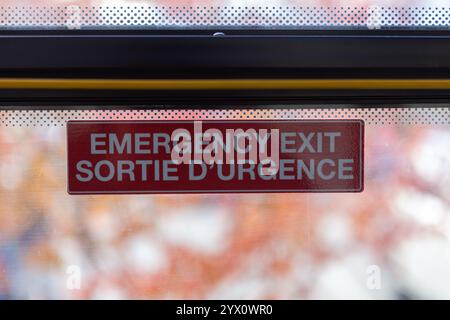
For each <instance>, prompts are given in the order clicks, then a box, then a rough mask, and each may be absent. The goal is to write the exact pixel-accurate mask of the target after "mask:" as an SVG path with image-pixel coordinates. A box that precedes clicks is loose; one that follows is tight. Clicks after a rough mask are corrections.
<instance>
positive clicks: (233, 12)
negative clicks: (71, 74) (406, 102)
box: [0, 1, 450, 29]
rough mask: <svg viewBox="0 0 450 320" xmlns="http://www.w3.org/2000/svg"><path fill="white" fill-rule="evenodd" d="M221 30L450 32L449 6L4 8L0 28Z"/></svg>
mask: <svg viewBox="0 0 450 320" xmlns="http://www.w3.org/2000/svg"><path fill="white" fill-rule="evenodd" d="M182 3H183V2H180V4H182ZM253 3H255V2H253ZM256 3H261V4H262V3H263V1H256ZM243 4H245V2H243ZM220 27H227V28H255V27H261V28H294V29H295V28H335V27H341V28H365V29H382V28H384V29H389V28H440V29H441V28H449V27H450V3H449V5H448V6H444V7H380V6H365V7H364V6H361V7H350V6H347V7H344V6H340V7H335V6H333V7H332V6H330V7H308V6H267V5H259V6H258V5H253V6H245V5H243V6H182V5H179V6H116V7H113V6H110V7H108V6H103V7H95V6H74V5H72V6H56V7H46V6H10V7H0V28H3V29H16V28H24V29H27V28H60V29H98V28H100V29H102V28H167V29H171V28H172V29H173V28H175V29H177V28H220Z"/></svg>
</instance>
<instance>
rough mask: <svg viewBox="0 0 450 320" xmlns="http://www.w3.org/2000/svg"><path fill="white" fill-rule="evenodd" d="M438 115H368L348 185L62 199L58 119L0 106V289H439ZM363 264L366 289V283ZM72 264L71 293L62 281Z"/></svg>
mask: <svg viewBox="0 0 450 320" xmlns="http://www.w3.org/2000/svg"><path fill="white" fill-rule="evenodd" d="M265 3H267V2H264V1H263V0H248V1H245V0H231V1H223V0H217V1H200V0H195V1H182V2H180V1H175V0H174V1H166V0H161V1H138V0H134V1H127V0H104V1H101V0H95V1H87V0H84V1H76V0H67V1H61V0H58V1H56V0H55V1H51V0H50V1H48V0H44V1H43V0H35V1H33V0H0V10H1V11H0V18H1V19H3V20H2V21H3V22H4V21H6V22H8V21H16V22H17V20H18V18H17V17H14V15H13V16H8V14H9V13H6V11H7V9H6V8H7V7H9V6H10V7H18V8H19V7H20V6H36V7H38V6H42V5H45V6H61V7H64V6H71V5H78V6H106V5H108V6H113V5H157V6H161V5H172V6H174V5H182V4H183V5H207V6H214V5H222V6H223V5H230V6H239V5H260V4H265ZM270 4H271V5H296V6H304V5H313V6H335V5H336V6H359V7H368V6H370V5H384V6H398V7H401V6H411V7H413V6H430V7H435V6H449V3H448V0H415V1H412V0H408V1H406V0H405V1H396V0H379V1H365V0H364V1H363V0H361V1H356V0H341V1H331V0H330V1H326V0H308V1H293V0H286V1H270ZM8 10H11V9H8ZM18 10H19V11H18V14H19V15H20V14H22V13H21V11H20V9H18ZM2 11H3V12H2ZM8 12H9V11H8ZM2 14H3V15H2ZM44 18H45V17H44ZM19 20H20V19H19ZM14 26H17V25H16V24H14ZM3 27H4V25H3ZM382 115H383V113H382V112H381V113H380V115H379V116H380V119H382ZM394 115H395V114H394ZM441 115H442V117H444V120H443V121H441V120H438V121H436V123H435V124H433V123H428V124H421V121H420V119H421V117H422V116H424V114H422V115H419V116H418V118H415V119H413V120H414V121H412V122H411V123H409V124H408V122H406V123H403V124H401V125H400V124H395V123H385V124H383V123H382V122H381V121H380V123H378V124H373V122H372V124H368V125H367V127H366V142H365V145H366V149H365V150H366V151H365V152H366V161H365V167H366V170H365V172H366V173H365V181H366V182H365V191H364V192H363V193H360V194H227V195H220V194H217V195H175V196H174V195H168V196H164V195H157V196H154V195H144V196H135V195H133V196H69V195H68V194H67V192H66V153H65V152H66V151H65V150H66V149H65V148H66V143H65V137H66V136H65V135H66V133H65V127H64V125H62V126H61V125H59V124H55V123H52V122H51V120H52V119H51V117H47V116H46V115H44V116H43V118H42V115H41V116H40V117H41V118H40V119H39V115H37V119H36V114H34V113H31V112H30V115H29V116H23V115H22V118H21V120H20V121H18V120H17V119H15V118H14V115H11V114H8V115H6V114H5V113H2V114H0V298H3V299H39V298H46V299H57V298H60V299H80V298H88V299H108V298H111V299H115V298H139V299H141V298H143V299H170V298H182V299H185V298H186V299H187V298H189V299H197V298H199V299H215V298H219V299H226V298H232V299H314V298H319V299H331V298H356V299H408V298H446V299H450V242H449V241H450V126H449V124H450V122H449V121H448V119H449V115H450V111H449V109H448V107H447V108H446V109H444V112H443V113H441ZM32 117H34V118H33V119H31V118H32ZM390 117H391V118H392V114H391V115H390ZM180 118H183V117H181V116H180ZM32 121H34V122H36V121H37V122H38V123H40V124H38V125H30V126H28V125H27V123H30V122H32ZM42 123H44V124H42ZM374 267H375V269H376V270H379V271H380V274H381V282H380V283H381V286H380V288H379V289H377V290H372V289H371V287H370V286H368V283H367V282H368V281H369V279H370V276H371V275H372V271H373V270H374V269H373V268H374ZM73 270H78V271H80V288H79V289H77V288H75V289H74V288H71V287H70V285H68V281H69V279H70V276H71V275H73V272H72V271H73Z"/></svg>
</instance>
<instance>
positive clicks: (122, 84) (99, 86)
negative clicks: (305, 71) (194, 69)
mask: <svg viewBox="0 0 450 320" xmlns="http://www.w3.org/2000/svg"><path fill="white" fill-rule="evenodd" d="M0 89H38V90H448V89H450V79H44V78H43V79H38V78H0Z"/></svg>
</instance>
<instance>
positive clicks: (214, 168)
mask: <svg viewBox="0 0 450 320" xmlns="http://www.w3.org/2000/svg"><path fill="white" fill-rule="evenodd" d="M67 143H68V144H67V154H68V166H67V168H68V169H67V170H68V192H69V193H70V194H119V193H120V194H135V193H230V192H236V193H239V192H361V191H362V190H363V176H364V174H363V172H364V170H363V168H364V154H363V153H364V122H363V121H361V120H292V121H291V120H276V121H266V120H249V121H69V122H68V123H67Z"/></svg>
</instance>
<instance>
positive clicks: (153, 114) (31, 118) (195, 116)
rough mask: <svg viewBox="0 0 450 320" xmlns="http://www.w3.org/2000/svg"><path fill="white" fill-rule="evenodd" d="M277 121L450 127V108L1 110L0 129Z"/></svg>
mask: <svg viewBox="0 0 450 320" xmlns="http://www.w3.org/2000/svg"><path fill="white" fill-rule="evenodd" d="M248 119H255V120H257V119H260V120H276V119H342V120H344V119H362V120H364V121H365V123H366V125H373V126H380V125H391V126H399V125H433V126H434V125H438V126H442V125H444V126H447V125H450V107H449V106H438V107H427V108H353V107H326V108H323V107H317V106H315V107H302V108H289V109H287V108H282V107H277V108H273V109H262V108H255V109H254V108H251V109H241V108H239V109H226V110H218V109H214V110H206V109H203V110H201V109H198V110H185V109H183V110H177V109H164V110H162V109H159V110H158V109H153V110H140V109H139V110H115V109H114V110H113V109H111V110H75V109H74V110H0V126H5V127H37V126H40V127H44V126H47V127H54V126H58V127H61V126H65V125H66V122H67V121H69V120H97V121H98V120H248Z"/></svg>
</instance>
